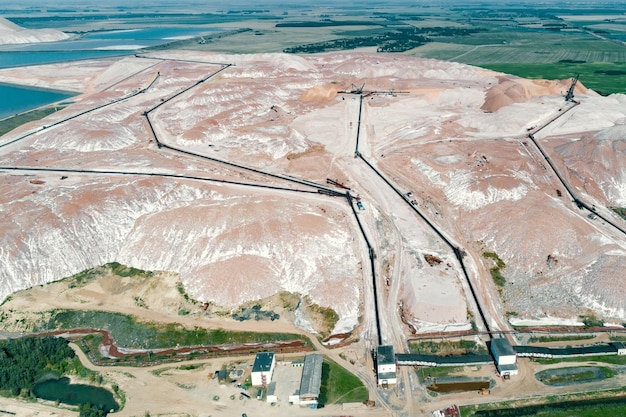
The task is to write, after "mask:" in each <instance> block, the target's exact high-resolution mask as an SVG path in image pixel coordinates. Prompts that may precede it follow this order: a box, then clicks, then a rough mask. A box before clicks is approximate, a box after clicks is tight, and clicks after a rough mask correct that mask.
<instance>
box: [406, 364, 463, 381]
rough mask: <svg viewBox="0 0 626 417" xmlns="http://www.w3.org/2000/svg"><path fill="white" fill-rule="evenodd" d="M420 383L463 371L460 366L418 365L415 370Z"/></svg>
mask: <svg viewBox="0 0 626 417" xmlns="http://www.w3.org/2000/svg"><path fill="white" fill-rule="evenodd" d="M415 372H416V373H417V378H418V379H419V380H420V383H421V384H426V383H431V382H432V381H433V380H437V379H442V378H449V377H451V376H456V374H459V373H461V372H463V367H462V366H435V367H432V368H427V367H424V366H422V367H419V368H418V369H416V370H415Z"/></svg>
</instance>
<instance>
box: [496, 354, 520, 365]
mask: <svg viewBox="0 0 626 417" xmlns="http://www.w3.org/2000/svg"><path fill="white" fill-rule="evenodd" d="M516 359H517V358H516V356H515V355H504V356H499V357H497V358H496V360H497V361H498V365H514V364H515V361H516Z"/></svg>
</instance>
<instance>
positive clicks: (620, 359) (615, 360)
mask: <svg viewBox="0 0 626 417" xmlns="http://www.w3.org/2000/svg"><path fill="white" fill-rule="evenodd" d="M535 360H536V361H537V362H538V363H541V364H544V365H552V364H555V363H561V362H600V363H610V364H613V365H626V356H617V355H610V356H608V355H607V356H580V357H572V358H559V359H535Z"/></svg>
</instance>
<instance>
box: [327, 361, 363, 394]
mask: <svg viewBox="0 0 626 417" xmlns="http://www.w3.org/2000/svg"><path fill="white" fill-rule="evenodd" d="M368 399H369V393H368V392H367V388H365V385H363V383H362V382H361V380H360V379H359V378H357V377H356V376H354V375H353V374H352V373H350V372H348V371H347V370H346V369H344V368H343V367H341V366H339V365H338V364H337V363H335V362H333V361H331V360H328V359H324V362H323V363H322V386H321V388H320V396H319V402H320V403H321V404H342V403H351V402H363V401H367V400H368Z"/></svg>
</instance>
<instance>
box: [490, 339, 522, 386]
mask: <svg viewBox="0 0 626 417" xmlns="http://www.w3.org/2000/svg"><path fill="white" fill-rule="evenodd" d="M489 350H490V351H491V354H492V355H493V359H494V360H495V362H496V368H497V369H498V373H499V374H500V375H501V376H504V377H509V376H512V375H517V374H518V372H519V371H518V369H517V354H516V352H515V350H514V349H513V346H511V344H510V343H509V341H508V340H507V339H505V338H494V339H492V340H491V345H490V346H489Z"/></svg>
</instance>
